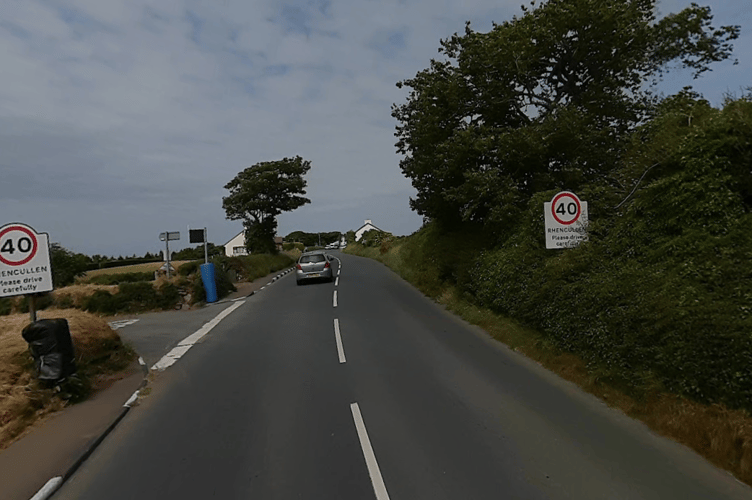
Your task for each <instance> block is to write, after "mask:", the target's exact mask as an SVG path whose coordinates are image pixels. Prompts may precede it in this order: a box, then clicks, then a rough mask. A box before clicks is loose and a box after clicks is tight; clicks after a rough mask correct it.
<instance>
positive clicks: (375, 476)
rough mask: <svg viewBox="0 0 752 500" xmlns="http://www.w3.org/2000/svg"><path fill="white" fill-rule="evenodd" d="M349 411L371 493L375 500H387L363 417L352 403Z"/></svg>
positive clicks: (382, 479)
mask: <svg viewBox="0 0 752 500" xmlns="http://www.w3.org/2000/svg"><path fill="white" fill-rule="evenodd" d="M350 410H351V411H352V416H353V420H354V421H355V428H356V429H357V431H358V439H360V447H361V448H362V449H363V457H364V458H365V459H366V466H367V467H368V475H370V476H371V484H372V485H373V492H374V493H375V494H376V500H389V493H387V492H386V485H385V484H384V478H382V477H381V471H380V470H379V464H378V462H377V461H376V455H375V454H374V453H373V447H372V446H371V441H370V440H369V439H368V432H366V424H365V422H363V415H361V414H360V408H359V407H358V403H352V404H351V405H350Z"/></svg>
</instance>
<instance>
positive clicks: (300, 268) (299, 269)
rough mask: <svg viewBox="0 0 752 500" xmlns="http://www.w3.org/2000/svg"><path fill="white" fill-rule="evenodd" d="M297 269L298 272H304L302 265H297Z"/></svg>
mask: <svg viewBox="0 0 752 500" xmlns="http://www.w3.org/2000/svg"><path fill="white" fill-rule="evenodd" d="M295 267H297V268H298V271H302V270H303V268H302V267H300V264H298V265H297V266H295Z"/></svg>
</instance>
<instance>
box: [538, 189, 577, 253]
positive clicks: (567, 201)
mask: <svg viewBox="0 0 752 500" xmlns="http://www.w3.org/2000/svg"><path fill="white" fill-rule="evenodd" d="M543 216H544V219H545V221H546V248H548V249H556V248H571V247H576V246H577V245H579V244H580V243H581V242H583V241H587V239H588V235H587V223H588V206H587V202H586V201H581V200H580V199H579V198H578V197H577V195H576V194H574V193H571V192H569V191H562V192H561V193H557V194H556V195H554V197H553V198H552V199H551V201H550V202H546V203H544V204H543Z"/></svg>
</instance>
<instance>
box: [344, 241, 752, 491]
mask: <svg viewBox="0 0 752 500" xmlns="http://www.w3.org/2000/svg"><path fill="white" fill-rule="evenodd" d="M400 250H401V243H400V242H394V243H393V244H392V245H391V246H390V247H388V248H385V249H380V248H375V247H363V246H361V245H358V244H351V245H348V247H347V248H346V249H345V250H344V252H345V253H349V254H353V255H360V256H363V257H369V258H372V259H375V260H378V261H380V262H382V263H384V264H385V265H387V266H388V267H390V268H391V269H392V270H394V271H395V272H396V273H397V274H399V275H400V276H402V277H403V278H404V279H405V280H406V281H408V282H410V283H411V284H413V285H414V286H416V288H418V289H419V290H421V291H422V292H423V293H424V294H426V295H427V296H429V297H431V298H433V299H434V300H436V301H437V302H438V303H439V304H441V305H443V306H444V307H446V308H447V310H449V311H451V312H453V313H454V314H457V315H458V316H460V317H461V318H462V319H464V320H465V321H467V322H468V323H471V324H474V325H476V326H479V327H480V328H482V329H483V330H485V331H486V332H487V333H488V334H489V335H491V336H492V337H493V338H495V339H496V340H498V341H500V342H502V343H504V344H506V345H507V346H509V347H510V348H511V349H513V350H515V351H517V352H520V353H521V354H523V355H525V356H527V357H528V358H530V359H533V360H535V361H536V362H538V363H540V364H541V365H542V366H543V367H545V368H546V369H548V370H550V371H552V372H554V373H556V374H557V375H559V376H560V377H562V378H564V379H566V380H569V381H570V382H572V383H574V384H577V385H578V386H579V387H580V388H582V389H583V390H585V391H587V392H589V393H591V394H593V395H595V396H596V397H598V398H600V399H601V400H603V401H604V402H605V403H606V404H608V405H609V406H611V407H612V408H616V409H618V410H620V411H622V412H624V413H625V414H627V415H629V416H630V417H632V418H635V419H638V420H640V421H642V422H644V423H645V424H646V425H647V426H648V427H650V428H651V429H652V430H653V431H655V432H656V433H658V434H661V435H663V436H666V437H669V438H671V439H673V440H675V441H677V442H679V443H682V444H684V445H686V446H688V447H690V448H692V449H693V450H695V451H696V452H697V453H699V454H700V455H702V456H704V457H705V458H706V459H707V460H708V461H710V462H712V463H713V464H715V465H716V466H718V467H721V468H723V469H726V470H727V471H729V472H731V473H732V474H733V475H734V476H736V477H737V478H738V479H739V480H741V481H743V482H745V483H747V484H749V485H752V417H751V416H750V415H749V413H747V412H746V411H744V410H732V409H729V408H726V407H725V406H723V405H719V404H715V405H705V404H701V403H697V402H694V401H691V400H688V399H686V398H684V397H681V396H677V395H675V394H672V393H669V392H666V391H664V390H662V389H661V387H660V386H659V384H652V385H651V384H649V383H648V384H643V386H645V385H647V386H652V389H651V390H648V391H644V392H641V393H639V394H634V393H630V392H628V391H625V390H623V388H622V387H620V386H619V385H616V384H612V383H610V381H609V379H608V377H605V376H603V375H602V373H605V372H606V371H605V370H603V371H601V370H599V368H598V367H594V366H590V367H588V366H587V364H586V363H585V362H584V361H583V360H582V359H581V358H579V357H577V356H575V355H573V354H570V353H566V352H562V351H561V350H560V349H559V348H557V347H556V346H555V345H553V344H552V343H551V342H550V341H549V340H548V339H546V338H545V337H544V336H543V335H542V334H541V333H539V332H537V331H535V330H532V329H530V328H527V327H525V326H522V325H520V324H519V323H518V322H516V321H514V320H513V319H510V318H507V317H504V316H501V315H498V314H495V313H494V312H492V311H489V310H488V309H484V308H480V307H478V306H477V305H475V304H474V303H473V302H472V300H471V297H469V296H468V295H467V294H464V293H461V292H459V291H458V290H457V289H456V288H455V287H452V286H448V285H446V284H444V283H442V282H441V280H440V279H439V278H438V277H437V276H436V273H435V272H432V271H431V270H430V269H431V268H430V267H426V268H423V269H417V268H416V267H415V266H411V265H410V264H408V262H406V259H405V258H404V256H403V255H402V253H401V251H400Z"/></svg>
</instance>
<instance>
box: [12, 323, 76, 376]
mask: <svg viewBox="0 0 752 500" xmlns="http://www.w3.org/2000/svg"><path fill="white" fill-rule="evenodd" d="M21 335H22V336H23V338H24V340H25V341H26V342H28V344H29V351H31V355H32V357H33V358H34V366H35V368H36V370H37V376H38V378H39V380H48V381H58V380H61V379H64V378H65V377H67V376H69V375H71V374H73V373H75V372H76V358H75V355H74V352H73V341H72V340H71V334H70V328H68V320H66V319H64V318H58V319H40V320H39V321H35V322H33V323H31V324H29V325H28V326H26V328H24V329H23V330H22V331H21Z"/></svg>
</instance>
